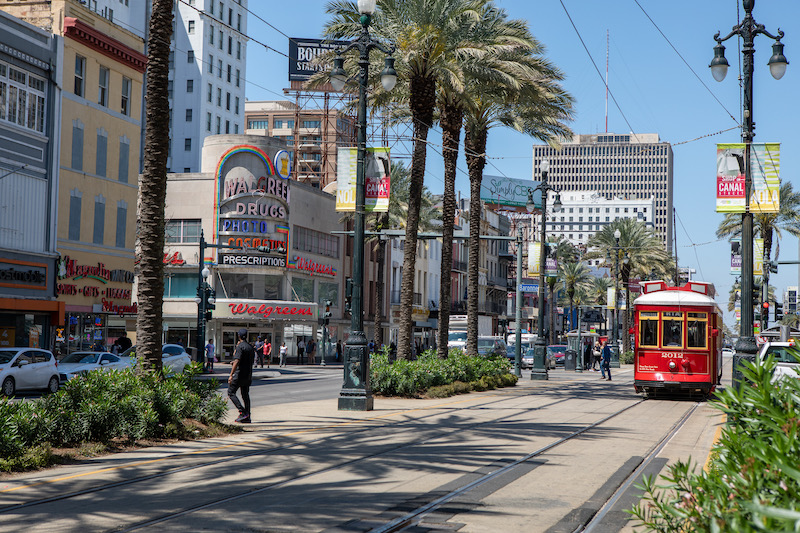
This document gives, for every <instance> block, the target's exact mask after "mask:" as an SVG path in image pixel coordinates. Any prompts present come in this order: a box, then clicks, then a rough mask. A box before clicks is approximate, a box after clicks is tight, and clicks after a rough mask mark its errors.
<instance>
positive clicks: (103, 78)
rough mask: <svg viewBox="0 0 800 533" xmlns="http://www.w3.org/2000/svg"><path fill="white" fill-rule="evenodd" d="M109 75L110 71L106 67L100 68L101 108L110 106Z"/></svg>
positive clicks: (99, 102)
mask: <svg viewBox="0 0 800 533" xmlns="http://www.w3.org/2000/svg"><path fill="white" fill-rule="evenodd" d="M108 75H109V74H108V69H107V68H106V67H100V77H99V80H98V93H97V103H98V104H100V105H101V106H108Z"/></svg>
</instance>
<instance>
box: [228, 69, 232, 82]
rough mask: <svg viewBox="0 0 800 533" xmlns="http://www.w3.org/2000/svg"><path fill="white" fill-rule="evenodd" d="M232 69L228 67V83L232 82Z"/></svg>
mask: <svg viewBox="0 0 800 533" xmlns="http://www.w3.org/2000/svg"><path fill="white" fill-rule="evenodd" d="M231 68H232V67H231V66H230V65H228V83H230V82H231Z"/></svg>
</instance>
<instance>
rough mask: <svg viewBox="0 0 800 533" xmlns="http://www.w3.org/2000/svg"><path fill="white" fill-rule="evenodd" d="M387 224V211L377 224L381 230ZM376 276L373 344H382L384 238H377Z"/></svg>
mask: <svg viewBox="0 0 800 533" xmlns="http://www.w3.org/2000/svg"><path fill="white" fill-rule="evenodd" d="M388 225H389V213H383V215H382V216H381V217H380V222H379V223H378V224H377V226H378V227H380V230H381V231H382V230H383V229H385V228H386V227H387V226H388ZM377 263H378V278H377V279H376V280H375V302H376V309H375V346H382V345H383V310H384V309H385V301H384V298H383V293H384V290H385V287H384V285H385V284H384V282H383V276H384V270H385V266H386V265H385V263H386V239H383V238H380V237H379V239H378V257H377Z"/></svg>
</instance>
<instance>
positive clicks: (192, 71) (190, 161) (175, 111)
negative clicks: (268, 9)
mask: <svg viewBox="0 0 800 533" xmlns="http://www.w3.org/2000/svg"><path fill="white" fill-rule="evenodd" d="M176 6H177V12H176V17H175V31H174V32H173V39H172V43H171V47H170V63H169V64H170V69H169V100H170V109H171V113H170V130H171V132H172V143H171V145H170V153H169V158H168V161H167V168H168V169H169V171H170V172H180V173H190V172H199V171H200V164H201V163H200V159H201V152H202V149H203V140H204V139H205V138H206V137H208V136H209V135H219V134H243V133H244V124H245V123H244V86H245V65H246V60H247V41H248V38H247V0H226V1H220V0H193V1H191V2H176Z"/></svg>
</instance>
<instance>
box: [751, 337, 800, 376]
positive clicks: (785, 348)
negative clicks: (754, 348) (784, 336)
mask: <svg viewBox="0 0 800 533" xmlns="http://www.w3.org/2000/svg"><path fill="white" fill-rule="evenodd" d="M768 355H771V356H772V357H774V358H775V364H776V366H775V372H774V374H773V375H772V381H773V383H774V382H775V381H777V380H779V379H783V378H794V379H800V347H798V346H797V345H796V344H795V342H794V340H789V341H788V342H766V343H764V344H763V345H762V346H761V348H759V350H758V360H759V361H763V360H764V359H766V357H767V356H768Z"/></svg>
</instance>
